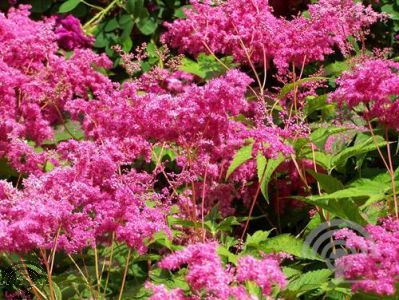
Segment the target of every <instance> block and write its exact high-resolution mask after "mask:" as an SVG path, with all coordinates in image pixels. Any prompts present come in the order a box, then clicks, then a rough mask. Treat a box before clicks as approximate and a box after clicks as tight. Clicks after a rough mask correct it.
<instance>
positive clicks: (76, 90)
mask: <svg viewBox="0 0 399 300" xmlns="http://www.w3.org/2000/svg"><path fill="white" fill-rule="evenodd" d="M28 8H29V6H20V7H19V8H18V9H15V8H11V9H10V10H9V12H8V15H7V16H6V15H4V14H0V42H1V45H2V47H1V49H0V97H1V99H2V101H1V106H0V157H3V156H6V157H7V158H8V160H9V162H10V163H11V164H12V166H13V167H14V168H15V169H17V170H18V171H19V172H23V173H29V172H36V173H37V172H40V171H41V169H42V168H43V164H44V162H45V155H43V154H37V153H35V152H34V151H33V149H32V148H31V147H30V146H28V144H27V143H26V142H25V141H26V140H27V141H32V142H34V144H36V145H41V144H42V143H43V142H44V141H46V140H48V139H51V138H52V137H53V133H54V130H53V126H54V125H57V124H60V123H63V122H64V119H65V110H64V106H65V104H66V103H67V102H68V101H71V100H73V99H74V98H75V97H79V98H81V97H84V98H86V99H87V98H88V91H90V92H92V93H94V94H95V93H97V91H98V90H100V89H101V90H103V89H104V88H107V87H111V88H112V84H111V83H110V81H109V80H108V79H107V77H105V76H103V75H101V74H100V73H98V72H97V71H96V70H95V69H94V68H93V66H98V67H109V66H110V64H111V62H110V61H109V60H108V59H107V58H106V57H105V56H98V55H97V54H95V53H94V52H92V51H91V50H83V49H77V50H76V51H75V52H74V54H73V56H72V57H71V58H69V59H66V58H65V57H63V56H60V55H59V54H58V45H57V36H56V34H55V33H54V20H53V19H48V20H47V21H37V22H35V21H32V20H30V19H29V17H28V16H29V11H28ZM22 140H25V141H22Z"/></svg>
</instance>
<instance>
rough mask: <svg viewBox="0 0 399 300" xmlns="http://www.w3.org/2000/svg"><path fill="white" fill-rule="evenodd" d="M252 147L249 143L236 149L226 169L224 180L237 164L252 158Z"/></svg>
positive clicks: (239, 164)
mask: <svg viewBox="0 0 399 300" xmlns="http://www.w3.org/2000/svg"><path fill="white" fill-rule="evenodd" d="M252 148H253V144H252V143H251V144H249V145H246V146H243V147H242V148H240V149H239V150H238V151H237V153H236V154H235V155H234V157H233V161H232V162H231V164H230V166H229V168H228V169H227V173H226V180H227V179H228V178H229V176H230V175H231V174H232V173H233V172H234V171H235V170H236V169H237V168H238V167H239V166H241V165H242V164H243V163H245V162H247V161H248V160H250V159H251V158H252Z"/></svg>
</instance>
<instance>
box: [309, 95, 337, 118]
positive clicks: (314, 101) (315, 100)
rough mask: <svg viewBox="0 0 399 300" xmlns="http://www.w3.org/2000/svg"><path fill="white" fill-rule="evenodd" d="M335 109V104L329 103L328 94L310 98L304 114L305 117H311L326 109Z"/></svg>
mask: <svg viewBox="0 0 399 300" xmlns="http://www.w3.org/2000/svg"><path fill="white" fill-rule="evenodd" d="M327 106H329V107H333V106H334V105H333V104H329V103H327V94H326V95H321V96H318V97H308V98H307V99H306V102H305V106H304V108H303V113H304V114H305V116H306V117H307V116H309V115H310V114H312V113H313V112H315V111H317V110H321V109H323V108H325V107H327Z"/></svg>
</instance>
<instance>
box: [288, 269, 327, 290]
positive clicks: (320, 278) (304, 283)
mask: <svg viewBox="0 0 399 300" xmlns="http://www.w3.org/2000/svg"><path fill="white" fill-rule="evenodd" d="M331 275H332V271H331V270H329V269H320V270H316V271H310V272H306V273H303V274H301V275H300V276H299V278H297V279H294V280H292V281H290V283H289V284H288V286H287V289H288V290H289V291H295V292H296V293H300V292H306V291H310V290H314V289H318V288H320V286H321V284H323V283H325V282H327V281H328V280H329V278H330V276H331Z"/></svg>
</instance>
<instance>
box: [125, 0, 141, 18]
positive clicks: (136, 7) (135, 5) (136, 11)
mask: <svg viewBox="0 0 399 300" xmlns="http://www.w3.org/2000/svg"><path fill="white" fill-rule="evenodd" d="M143 8H144V0H127V1H126V6H125V9H126V11H127V12H128V13H129V14H132V15H134V16H135V17H137V16H138V15H140V14H141V11H142V10H143Z"/></svg>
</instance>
